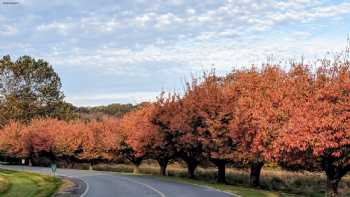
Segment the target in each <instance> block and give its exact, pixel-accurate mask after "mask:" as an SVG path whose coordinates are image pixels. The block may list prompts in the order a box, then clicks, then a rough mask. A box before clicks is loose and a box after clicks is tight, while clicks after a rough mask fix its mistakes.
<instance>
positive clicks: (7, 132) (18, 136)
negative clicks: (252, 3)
mask: <svg viewBox="0 0 350 197" xmlns="http://www.w3.org/2000/svg"><path fill="white" fill-rule="evenodd" d="M24 137H25V135H24V125H23V124H21V123H19V122H15V121H10V122H9V123H8V124H7V125H6V126H5V127H4V128H2V129H1V130H0V151H1V153H2V154H4V155H5V156H8V157H16V158H28V157H29V152H28V150H27V147H26V145H25V143H24Z"/></svg>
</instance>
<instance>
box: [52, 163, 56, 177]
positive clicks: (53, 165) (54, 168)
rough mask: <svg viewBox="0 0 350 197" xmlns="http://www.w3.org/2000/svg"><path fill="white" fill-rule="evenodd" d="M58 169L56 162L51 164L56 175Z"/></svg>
mask: <svg viewBox="0 0 350 197" xmlns="http://www.w3.org/2000/svg"><path fill="white" fill-rule="evenodd" d="M56 170H57V165H56V164H51V171H52V173H53V175H54V176H55V174H56Z"/></svg>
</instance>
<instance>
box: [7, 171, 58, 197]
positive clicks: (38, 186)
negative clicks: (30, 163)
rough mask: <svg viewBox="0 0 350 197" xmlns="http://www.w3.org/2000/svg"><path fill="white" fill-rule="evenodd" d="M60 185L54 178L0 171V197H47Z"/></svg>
mask: <svg viewBox="0 0 350 197" xmlns="http://www.w3.org/2000/svg"><path fill="white" fill-rule="evenodd" d="M1 180H6V181H4V182H2V181H1ZM61 183H62V182H61V180H60V179H58V178H56V177H50V176H44V175H39V174H35V173H29V172H18V171H11V170H0V196H1V197H49V196H52V195H53V194H54V193H55V191H56V190H57V189H58V188H59V186H60V185H61Z"/></svg>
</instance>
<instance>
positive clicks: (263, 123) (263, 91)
mask: <svg viewBox="0 0 350 197" xmlns="http://www.w3.org/2000/svg"><path fill="white" fill-rule="evenodd" d="M227 80H228V81H231V84H230V85H231V89H232V91H233V92H234V94H235V95H236V96H237V97H238V99H237V101H236V102H235V103H234V104H233V108H234V110H233V111H235V116H234V118H233V120H232V121H231V122H230V130H231V136H232V138H233V139H235V140H236V141H238V142H239V146H238V150H239V152H240V154H239V159H242V160H243V161H244V162H247V163H248V164H249V165H250V168H251V171H250V184H251V185H252V186H259V184H260V172H261V169H262V167H263V165H264V163H265V162H266V161H268V160H270V152H271V149H272V142H273V141H274V139H275V138H276V136H277V135H278V132H279V131H280V129H279V128H281V127H282V126H283V124H284V123H285V121H286V120H287V119H288V114H287V113H286V112H285V111H284V108H283V105H284V101H285V99H286V93H285V92H286V91H287V90H286V84H287V80H286V74H285V73H284V72H283V71H282V70H281V69H280V68H279V67H277V66H266V67H263V68H262V69H261V70H260V71H259V70H257V69H255V68H252V69H250V70H242V71H235V72H233V73H232V74H231V75H229V76H228V79H227Z"/></svg>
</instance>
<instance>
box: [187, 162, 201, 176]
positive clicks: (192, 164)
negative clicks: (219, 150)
mask: <svg viewBox="0 0 350 197" xmlns="http://www.w3.org/2000/svg"><path fill="white" fill-rule="evenodd" d="M186 163H187V177H188V178H190V179H194V178H195V175H194V172H195V170H196V168H197V166H198V164H199V163H198V162H196V161H186Z"/></svg>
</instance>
